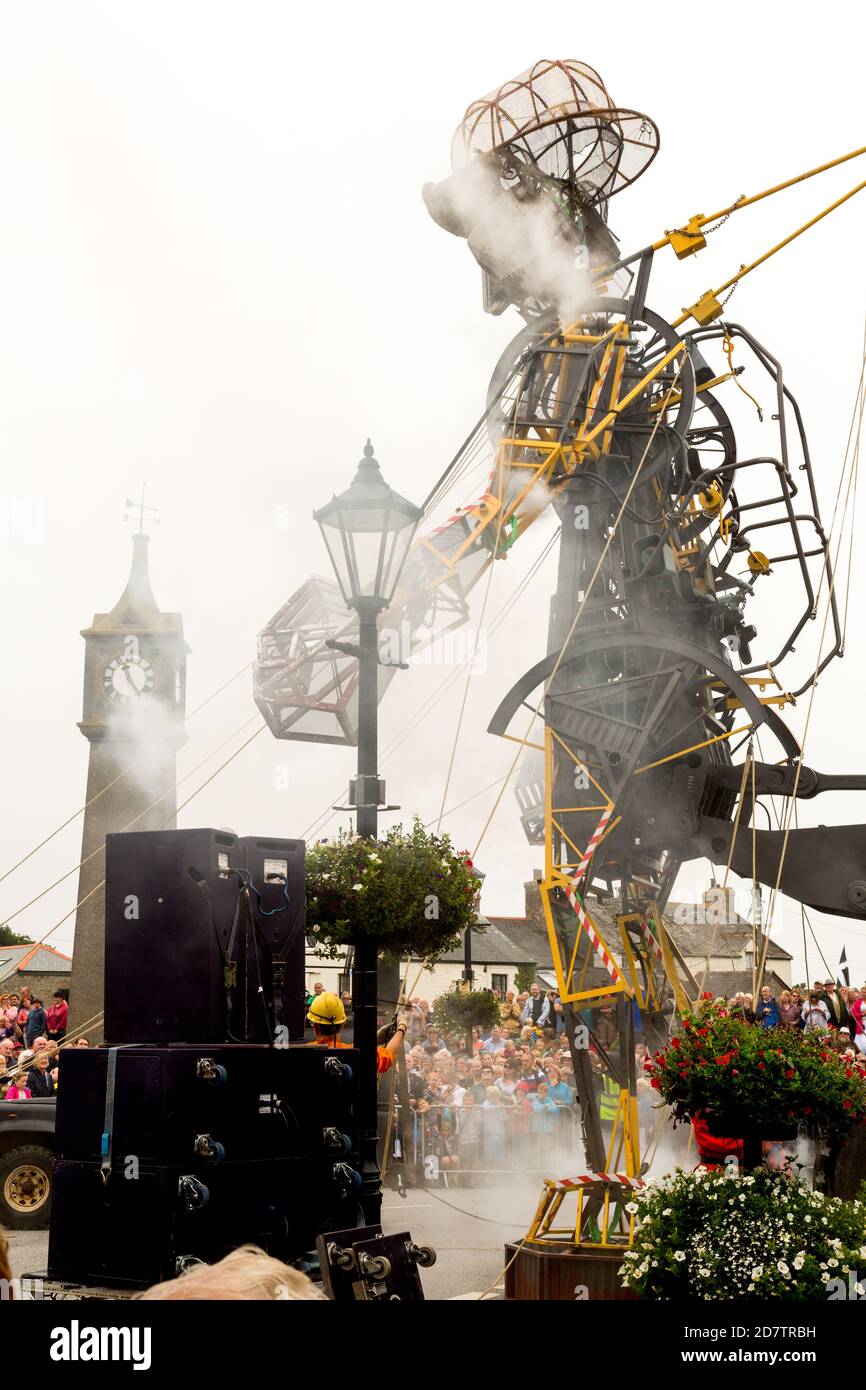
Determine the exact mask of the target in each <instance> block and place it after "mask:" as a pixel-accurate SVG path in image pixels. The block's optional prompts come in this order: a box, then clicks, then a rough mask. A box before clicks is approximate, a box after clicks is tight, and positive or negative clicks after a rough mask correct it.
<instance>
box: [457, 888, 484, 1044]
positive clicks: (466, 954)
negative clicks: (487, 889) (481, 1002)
mask: <svg viewBox="0 0 866 1390" xmlns="http://www.w3.org/2000/svg"><path fill="white" fill-rule="evenodd" d="M472 874H473V877H474V878H475V879H477V881H478V892H477V893H476V894H475V897H474V898H473V900H472V905H473V907H474V908H475V911H476V914H477V915H479V916H480V914H481V886H482V884H483V883H484V879H485V877H486V875H485V874H484V871H483V870H482V869H473V870H472ZM463 979H464V980H465V982H466V989H467V992H469V991H471V989H472V982H473V980H474V979H475V973H474V971H473V969H472V923H471V922H470V924H469V926H468V927H467V928H466V930H465V931H464V933H463ZM466 1051H467V1053H468V1054H469V1056H470V1057H471V1056H472V1024H471V1023H470V1024H469V1027H468V1028H467V1030H466Z"/></svg>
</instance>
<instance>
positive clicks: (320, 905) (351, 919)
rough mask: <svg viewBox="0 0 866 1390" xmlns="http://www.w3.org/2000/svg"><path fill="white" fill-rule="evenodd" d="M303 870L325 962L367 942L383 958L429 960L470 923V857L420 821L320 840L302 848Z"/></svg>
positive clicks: (312, 929)
mask: <svg viewBox="0 0 866 1390" xmlns="http://www.w3.org/2000/svg"><path fill="white" fill-rule="evenodd" d="M306 871H307V934H308V937H309V938H310V939H311V940H312V941H314V942H315V949H316V950H317V951H318V953H319V954H320V955H322V956H325V957H327V958H328V959H331V960H333V959H335V958H336V957H337V956H339V955H341V954H342V952H343V951H344V950H345V948H346V947H347V946H349V945H355V944H357V943H358V942H359V941H360V940H368V941H369V940H372V941H375V942H376V945H377V949H378V950H379V951H380V952H381V953H382V954H383V955H385V956H386V957H387V958H388V959H389V960H401V959H406V958H409V957H411V958H413V959H416V960H423V961H427V962H433V961H435V960H437V959H438V958H439V956H441V955H443V954H444V953H445V952H446V951H450V950H453V949H454V947H456V946H457V945H458V944H459V942H460V941H461V940H462V937H463V933H464V931H465V930H466V928H467V927H471V926H473V925H474V923H475V920H476V916H477V913H476V907H475V903H476V899H477V896H478V888H479V883H478V878H477V876H476V875H475V873H474V871H473V865H472V860H471V859H470V858H469V855H468V854H467V853H466V852H465V851H458V850H455V849H454V848H453V846H452V844H451V841H450V839H449V838H448V836H447V835H432V834H429V833H428V832H427V831H426V830H425V829H424V826H423V825H422V824H421V822H420V821H419V820H415V822H414V823H413V826H412V829H411V830H410V831H405V830H404V829H403V827H402V826H395V827H393V828H392V829H391V830H389V831H388V832H387V834H386V835H384V836H383V838H382V839H381V840H366V839H362V838H361V837H360V836H357V835H347V834H340V835H338V836H337V838H336V839H334V840H318V841H317V842H316V843H315V844H313V845H310V846H309V847H308V849H307V855H306Z"/></svg>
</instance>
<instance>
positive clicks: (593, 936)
mask: <svg viewBox="0 0 866 1390" xmlns="http://www.w3.org/2000/svg"><path fill="white" fill-rule="evenodd" d="M565 895H566V897H567V898H568V901H569V902H570V903H571V905H572V907H573V908H574V910H575V912H576V913H577V920H578V922H579V923H580V925H581V927H582V928H583V930H584V931H585V932H586V934H587V936H588V937H589V939H590V941H591V942H592V944H593V946H594V947H595V950H596V951H597V952H598V954H599V955H600V956H601V959H602V964H603V965H604V968H605V970H606V971H607V973H608V975H609V976H610V978H611V979H612V980H613V982H614V983H615V984H619V983H620V981H621V980H622V978H623V977H622V972H621V970H620V968H619V966H618V965H617V963H616V961H615V960H614V959H613V957H612V956H611V955H610V954H609V952H608V949H607V946H606V945H605V943H604V941H602V939H601V937H600V936H599V934H598V932H597V931H596V928H595V923H594V922H593V920H592V918H591V917H590V916H589V915H588V913H587V912H586V910H585V908H584V906H583V903H582V902H581V901H580V898H579V897H578V896H577V892H576V890H575V889H574V888H567V889H566V890H565Z"/></svg>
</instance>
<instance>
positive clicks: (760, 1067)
mask: <svg viewBox="0 0 866 1390" xmlns="http://www.w3.org/2000/svg"><path fill="white" fill-rule="evenodd" d="M766 1070H767V1064H766V1062H759V1063H758V1071H766Z"/></svg>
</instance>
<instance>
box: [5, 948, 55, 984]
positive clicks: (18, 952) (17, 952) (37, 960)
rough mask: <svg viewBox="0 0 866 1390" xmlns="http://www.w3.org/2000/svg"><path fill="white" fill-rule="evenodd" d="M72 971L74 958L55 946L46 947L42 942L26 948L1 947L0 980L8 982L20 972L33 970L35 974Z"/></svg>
mask: <svg viewBox="0 0 866 1390" xmlns="http://www.w3.org/2000/svg"><path fill="white" fill-rule="evenodd" d="M71 969H72V957H71V956H67V955H64V953H63V952H62V951H57V950H55V948H54V947H53V946H45V945H44V944H43V943H42V942H41V941H36V942H33V943H31V944H29V945H24V946H0V980H6V979H8V978H9V976H10V975H15V974H17V972H18V971H19V970H32V971H33V972H34V973H35V974H45V975H48V974H55V973H56V974H61V973H62V974H68V973H69V971H70V970H71Z"/></svg>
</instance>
